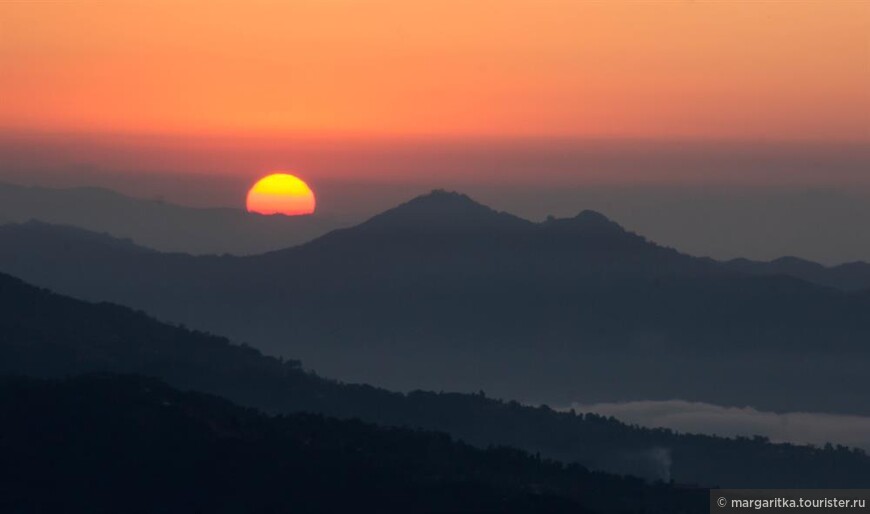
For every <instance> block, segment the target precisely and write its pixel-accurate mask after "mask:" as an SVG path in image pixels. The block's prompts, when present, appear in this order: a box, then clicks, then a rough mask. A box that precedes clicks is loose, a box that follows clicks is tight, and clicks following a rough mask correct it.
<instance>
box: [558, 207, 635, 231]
mask: <svg viewBox="0 0 870 514" xmlns="http://www.w3.org/2000/svg"><path fill="white" fill-rule="evenodd" d="M544 226H545V227H549V228H553V229H560V230H570V231H578V232H584V233H594V234H623V233H626V230H625V229H624V228H622V226H620V225H619V223H616V222H615V221H613V220H611V219H610V218H608V217H607V216H605V215H604V214H601V213H600V212H598V211H592V210H584V211H581V212H580V213H579V214H577V215H576V216H574V217H573V218H554V217H549V218H547V221H545V222H544Z"/></svg>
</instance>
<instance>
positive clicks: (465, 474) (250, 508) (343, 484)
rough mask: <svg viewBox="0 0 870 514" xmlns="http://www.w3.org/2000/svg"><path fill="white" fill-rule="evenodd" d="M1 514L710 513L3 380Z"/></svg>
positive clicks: (132, 385)
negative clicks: (286, 513) (333, 513)
mask: <svg viewBox="0 0 870 514" xmlns="http://www.w3.org/2000/svg"><path fill="white" fill-rule="evenodd" d="M0 411H2V412H3V413H4V422H3V423H2V424H0V448H2V453H3V459H2V460H0V477H2V479H0V484H2V485H0V510H2V511H4V512H18V513H31V512H33V513H36V512H65V513H78V512H81V513H84V512H88V513H90V512H128V513H157V512H161V513H174V512H178V513H188V512H209V513H222V512H226V513H237V512H250V513H260V512H297V513H308V512H311V513H314V512H322V513H327V512H384V513H397V514H398V513H416V512H420V513H422V512H432V513H435V512H441V513H448V512H457V513H458V512H467V513H472V512H503V513H517V514H520V513H523V514H526V513H529V512H536V513H537V512H540V513H578V512H581V513H582V512H613V513H616V512H625V513H628V512H649V513H655V512H658V513H663V514H664V513H682V512H703V511H704V508H705V506H706V500H707V498H706V494H705V493H704V492H703V491H700V490H699V491H690V492H689V491H680V490H676V489H673V488H670V487H667V486H664V485H655V486H652V485H646V484H644V483H643V482H642V481H640V480H638V479H630V478H619V477H615V476H612V475H605V474H601V473H591V472H589V471H587V470H585V469H583V468H581V467H579V466H564V465H562V464H559V463H556V462H550V461H545V460H541V459H540V458H535V457H532V456H530V455H528V454H525V453H523V452H520V451H517V450H512V449H507V448H504V449H489V450H479V449H475V448H472V447H470V446H468V445H465V444H462V443H458V442H454V441H452V440H451V439H450V438H449V437H447V436H445V435H442V434H437V433H432V432H420V431H411V430H401V429H387V428H376V427H374V426H371V425H366V424H363V423H360V422H355V421H339V420H335V419H329V418H324V417H320V416H314V415H304V414H295V415H289V416H281V417H273V418H269V417H266V416H264V415H262V414H259V413H256V412H254V411H252V410H247V409H243V408H240V407H236V406H234V405H232V404H230V403H229V402H226V401H224V400H221V399H218V398H215V397H212V396H205V395H201V394H194V393H181V392H178V391H176V390H173V389H171V388H169V387H167V386H165V385H164V384H162V383H160V382H157V381H155V380H152V379H144V378H135V377H113V376H100V377H93V376H89V377H84V378H78V379H74V380H66V381H61V382H43V381H35V380H32V379H0Z"/></svg>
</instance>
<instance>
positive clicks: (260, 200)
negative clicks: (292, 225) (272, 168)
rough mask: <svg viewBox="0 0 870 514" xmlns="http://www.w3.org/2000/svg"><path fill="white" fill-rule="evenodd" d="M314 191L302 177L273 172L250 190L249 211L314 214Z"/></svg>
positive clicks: (289, 214) (291, 214)
mask: <svg viewBox="0 0 870 514" xmlns="http://www.w3.org/2000/svg"><path fill="white" fill-rule="evenodd" d="M316 203H317V202H316V201H315V199H314V191H312V190H311V188H310V187H308V184H306V183H305V182H304V181H303V180H302V179H300V178H298V177H296V176H294V175H290V174H288V173H272V174H271V175H268V176H265V177H263V178H261V179H260V180H258V181H257V183H256V184H254V186H253V187H252V188H251V189H250V191H248V200H247V208H248V212H255V213H257V214H284V215H286V216H300V215H303V214H313V213H314V208H315V206H316Z"/></svg>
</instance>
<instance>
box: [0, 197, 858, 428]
mask: <svg viewBox="0 0 870 514" xmlns="http://www.w3.org/2000/svg"><path fill="white" fill-rule="evenodd" d="M25 232H27V230H26V227H20V226H19V227H10V228H7V229H4V230H0V270H6V271H8V272H10V273H13V274H15V275H17V276H21V277H22V278H25V279H27V280H29V281H31V282H34V283H36V284H38V285H41V286H46V287H51V288H53V289H56V290H58V291H59V292H62V293H65V294H71V295H73V296H77V297H81V298H84V299H90V300H103V299H105V300H111V301H116V302H119V303H123V304H126V305H130V306H133V307H135V308H141V309H145V310H147V311H148V312H151V313H153V314H155V315H157V316H158V317H159V318H161V319H164V320H169V321H173V322H182V323H185V324H187V325H190V326H193V327H197V328H202V329H207V330H211V331H215V332H218V333H223V334H226V335H228V336H230V337H232V338H234V339H237V340H244V341H249V342H251V343H252V344H254V345H256V346H257V347H259V348H262V349H267V350H268V351H270V352H272V353H278V354H284V355H288V356H293V357H294V358H301V359H302V360H304V361H305V362H306V363H308V364H310V365H312V366H314V367H315V368H317V369H319V370H321V371H323V372H326V373H329V374H330V375H333V376H336V377H339V378H341V379H345V380H352V381H359V382H368V383H375V384H377V385H384V386H389V387H392V388H396V389H413V388H419V387H425V388H430V389H436V390H438V389H450V390H466V391H476V390H480V389H484V390H487V391H489V392H491V393H495V394H497V395H499V396H504V397H514V398H518V399H521V400H524V401H528V402H549V403H557V404H568V403H570V402H573V401H581V402H594V401H615V400H637V399H672V398H683V399H687V400H698V401H707V402H711V403H719V404H725V405H741V406H743V405H747V404H749V405H753V406H756V407H759V408H763V409H773V410H792V411H807V410H809V411H813V410H815V411H841V412H860V413H868V412H870V411H868V410H867V409H868V407H867V404H866V402H865V401H864V398H863V395H862V393H861V391H865V390H867V388H868V387H870V377H868V376H867V374H866V373H865V371H864V370H865V369H866V362H868V351H870V349H868V348H867V345H866V341H868V340H870V317H868V316H867V312H870V298H868V296H867V295H861V294H847V293H844V292H840V291H836V290H832V289H830V288H825V287H819V286H816V285H813V284H809V283H806V282H804V281H801V280H798V279H794V278H791V277H784V276H751V275H748V274H745V273H741V272H736V271H733V270H729V269H726V268H724V267H723V266H721V265H719V264H718V263H716V262H714V261H710V260H708V259H698V258H694V257H691V256H687V255H684V254H680V253H679V252H677V251H676V250H673V249H670V248H664V247H661V246H658V245H656V244H654V243H651V242H648V241H646V240H644V239H643V238H642V237H640V236H638V235H636V234H632V233H630V232H628V231H625V230H623V229H622V228H621V227H619V226H618V225H617V224H615V223H613V222H611V221H609V220H607V219H606V218H604V217H603V216H601V215H600V214H597V213H591V212H585V213H581V214H580V215H579V216H577V217H575V218H572V219H565V220H550V221H548V222H544V223H541V224H533V223H529V222H526V221H523V220H520V219H518V218H514V217H512V216H510V215H506V214H502V213H497V212H495V211H492V210H491V209H488V208H487V207H484V206H482V205H479V204H477V203H475V202H473V201H472V200H471V199H469V198H467V197H465V196H463V195H458V194H455V193H445V192H440V191H438V192H433V193H432V194H430V195H427V196H424V197H420V198H417V199H414V200H412V201H411V202H408V203H407V204H404V205H402V206H400V207H397V208H396V209H393V210H391V211H388V212H386V213H384V214H382V215H380V216H377V217H375V218H373V219H372V220H370V221H368V222H366V223H363V224H362V225H359V226H357V227H353V228H350V229H344V230H340V231H336V232H332V233H330V234H328V235H326V236H324V237H322V238H319V239H317V240H315V241H312V242H311V243H308V244H305V245H302V246H299V247H294V248H290V249H287V250H281V251H277V252H272V253H268V254H264V255H259V256H252V257H244V258H234V257H191V256H186V255H180V254H170V255H167V254H159V253H143V254H133V255H131V254H129V253H125V252H121V251H118V250H114V249H111V248H104V247H101V248H100V249H99V251H100V252H102V255H103V257H101V258H100V259H99V260H97V259H94V258H92V256H91V254H92V253H93V251H97V250H90V249H93V248H94V245H93V244H92V243H91V242H88V241H84V240H83V241H81V246H78V245H76V246H74V247H63V246H58V247H56V251H46V250H45V248H47V246H46V245H43V246H36V245H34V244H33V243H31V242H29V241H28V240H27V238H26V237H25V236H24V235H22V233H25ZM49 239H52V238H49ZM48 244H50V243H47V245H48ZM738 370H739V371H738ZM738 372H739V374H740V376H741V380H734V376H735V373H738ZM614 377H621V378H620V380H614Z"/></svg>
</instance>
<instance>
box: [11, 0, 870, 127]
mask: <svg viewBox="0 0 870 514" xmlns="http://www.w3.org/2000/svg"><path fill="white" fill-rule="evenodd" d="M868 34H870V2H864V1H836V0H834V1H831V0H813V1H787V2H779V1H777V2H754V1H753V2H748V1H735V2H705V1H662V2H648V1H627V2H622V1H619V0H608V1H601V2H593V1H576V0H574V1H546V0H545V1H540V0H498V1H477V2H467V1H453V0H438V1H430V0H418V1H414V2H408V1H405V0H385V1H372V2H359V1H339V0H320V1H298V0H296V1H293V0H291V1H284V2H276V1H272V2H263V1H258V0H254V1H246V2H193V1H180V2H179V1H162V0H156V1H151V2H103V1H87V0H79V1H66V2H52V1H46V2H27V1H18V2H14V1H13V2H2V3H0V61H2V62H3V70H2V75H0V97H2V98H4V101H3V102H0V127H3V128H5V129H7V130H30V131H39V132H93V133H107V132H108V133H118V132H123V133H148V134H176V135H194V134H195V135H214V134H223V135H249V136H250V135H255V136H264V137H274V136H282V135H285V136H286V135H289V134H294V135H297V136H298V135H302V136H312V135H317V136H331V137H335V136H342V137H363V138H365V137H374V136H379V137H408V136H434V137H524V136H532V137H569V138H570V137H584V138H590V137H591V138H644V139H686V138H689V139H723V138H724V139H743V140H745V139H758V138H762V139H774V140H782V139H786V140H789V139H797V140H807V139H810V140H826V141H865V142H866V141H867V140H868V139H870V133H868V123H870V54H868V52H870V50H868V44H870V43H868Z"/></svg>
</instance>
